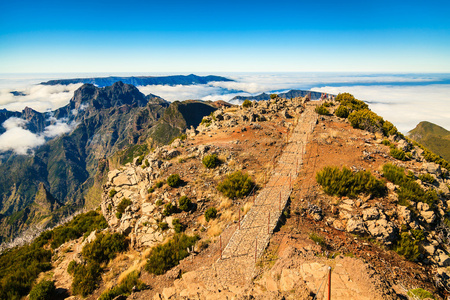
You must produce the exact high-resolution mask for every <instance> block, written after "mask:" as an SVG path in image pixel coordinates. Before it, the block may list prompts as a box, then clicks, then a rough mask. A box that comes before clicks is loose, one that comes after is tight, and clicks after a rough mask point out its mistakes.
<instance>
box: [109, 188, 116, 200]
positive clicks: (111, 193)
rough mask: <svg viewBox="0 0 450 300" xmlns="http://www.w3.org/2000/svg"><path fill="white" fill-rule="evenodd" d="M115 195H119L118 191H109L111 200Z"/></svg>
mask: <svg viewBox="0 0 450 300" xmlns="http://www.w3.org/2000/svg"><path fill="white" fill-rule="evenodd" d="M115 194H117V191H116V190H115V189H111V190H110V191H109V194H108V195H109V197H110V198H112V197H114V195H115Z"/></svg>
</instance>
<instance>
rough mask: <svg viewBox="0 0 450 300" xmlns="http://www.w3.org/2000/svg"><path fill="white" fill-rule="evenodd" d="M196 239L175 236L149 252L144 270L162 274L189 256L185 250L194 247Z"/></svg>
mask: <svg viewBox="0 0 450 300" xmlns="http://www.w3.org/2000/svg"><path fill="white" fill-rule="evenodd" d="M198 239H199V237H198V236H187V235H185V234H176V235H175V236H174V237H173V238H172V239H170V240H169V241H167V242H166V243H164V244H162V245H158V246H156V247H155V248H153V249H152V250H151V252H150V254H149V256H148V260H147V264H146V265H145V270H146V271H147V272H149V273H152V274H155V275H161V274H164V273H165V272H167V271H168V270H170V269H172V268H173V267H175V266H176V265H178V263H179V262H180V260H182V259H184V258H186V257H187V256H188V255H189V253H188V251H187V249H188V248H191V247H192V246H194V244H195V242H197V240H198Z"/></svg>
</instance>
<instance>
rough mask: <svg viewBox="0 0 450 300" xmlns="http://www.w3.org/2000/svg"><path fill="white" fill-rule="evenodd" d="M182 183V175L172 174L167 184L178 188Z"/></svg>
mask: <svg viewBox="0 0 450 300" xmlns="http://www.w3.org/2000/svg"><path fill="white" fill-rule="evenodd" d="M180 183H181V178H180V175H178V174H172V175H170V176H169V177H167V184H168V185H169V186H170V187H177V186H178V185H179V184H180Z"/></svg>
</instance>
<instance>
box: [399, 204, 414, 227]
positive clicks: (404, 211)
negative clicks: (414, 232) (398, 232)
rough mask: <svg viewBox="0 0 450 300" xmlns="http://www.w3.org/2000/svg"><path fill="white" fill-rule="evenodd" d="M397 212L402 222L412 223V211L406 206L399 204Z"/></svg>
mask: <svg viewBox="0 0 450 300" xmlns="http://www.w3.org/2000/svg"><path fill="white" fill-rule="evenodd" d="M397 214H398V219H399V221H400V223H401V224H405V225H406V224H409V223H411V211H410V210H409V209H408V208H407V207H406V206H402V205H398V206H397Z"/></svg>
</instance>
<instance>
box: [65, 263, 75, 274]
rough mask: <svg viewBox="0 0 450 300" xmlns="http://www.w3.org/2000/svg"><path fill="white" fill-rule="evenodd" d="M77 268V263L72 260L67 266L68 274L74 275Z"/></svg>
mask: <svg viewBox="0 0 450 300" xmlns="http://www.w3.org/2000/svg"><path fill="white" fill-rule="evenodd" d="M76 266H77V262H76V261H74V260H72V261H70V263H69V265H68V266H67V273H69V274H70V275H73V272H74V271H75V268H76Z"/></svg>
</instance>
